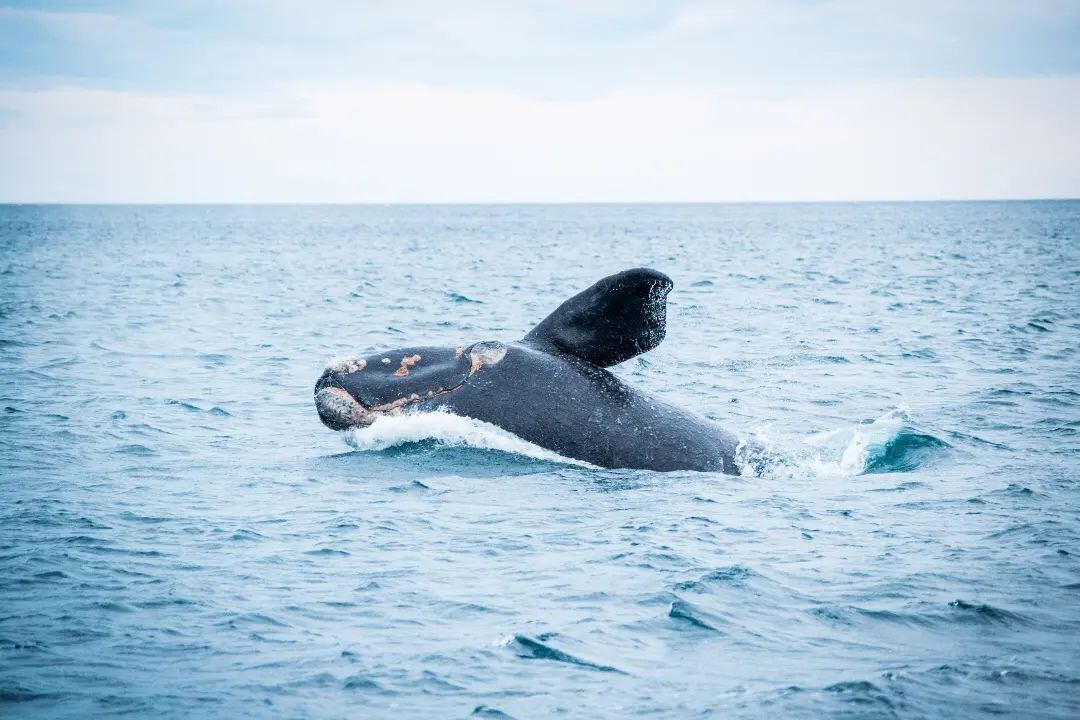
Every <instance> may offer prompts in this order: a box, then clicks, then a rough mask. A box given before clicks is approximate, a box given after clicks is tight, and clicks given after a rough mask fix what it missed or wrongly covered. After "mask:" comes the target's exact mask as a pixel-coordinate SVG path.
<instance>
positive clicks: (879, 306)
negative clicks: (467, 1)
mask: <svg viewBox="0 0 1080 720" xmlns="http://www.w3.org/2000/svg"><path fill="white" fill-rule="evenodd" d="M636 266H647V267H652V268H655V269H657V270H660V271H662V272H664V273H667V274H668V275H669V276H670V277H671V278H672V279H673V280H674V282H675V289H674V290H673V291H672V293H671V295H670V296H669V301H670V302H669V309H668V328H667V339H666V340H665V341H664V342H663V343H662V344H661V345H660V346H659V347H658V348H657V349H655V350H653V351H651V352H649V353H647V354H645V355H642V356H640V357H638V358H634V359H632V360H630V361H628V362H626V363H623V364H622V365H620V366H617V367H616V368H614V371H615V372H616V373H617V374H618V375H619V376H620V377H621V378H623V379H624V380H626V381H627V382H629V383H631V384H633V385H634V386H635V387H637V388H640V389H642V390H644V391H646V392H650V393H653V394H655V395H657V396H659V397H661V398H664V399H665V400H667V401H669V402H672V403H674V404H676V405H679V406H681V407H684V408H687V409H690V410H693V411H696V412H699V413H702V414H704V415H706V416H708V417H710V418H712V419H714V420H715V421H716V422H718V423H720V424H721V425H722V426H724V427H725V428H726V429H728V430H730V431H732V432H734V433H736V434H738V435H739V436H740V437H742V438H745V439H753V440H754V441H755V442H757V443H760V444H761V446H762V447H764V448H765V451H766V458H765V461H764V463H763V464H761V466H760V467H758V468H754V469H752V468H747V470H748V472H746V473H745V474H744V475H742V476H740V477H731V476H726V475H721V474H709V473H690V472H683V473H654V472H647V471H638V470H605V469H597V468H593V467H587V466H582V465H581V464H578V463H574V462H571V461H568V460H567V459H564V458H560V457H559V456H557V455H554V454H553V453H550V452H547V451H544V450H543V449H541V448H537V447H535V446H532V445H529V444H528V443H525V442H523V441H521V440H520V439H518V438H515V437H514V436H512V435H508V434H506V433H501V432H499V431H498V430H497V429H496V428H492V427H490V426H485V425H483V424H481V423H477V422H475V421H471V420H467V419H463V418H457V417H454V416H450V415H446V414H429V415H407V416H403V417H398V418H387V419H383V420H379V421H378V422H376V423H375V425H373V426H372V427H370V428H367V429H365V430H360V431H352V432H348V433H334V432H331V431H330V430H328V429H327V428H325V427H324V426H323V425H322V424H321V423H320V422H319V419H318V416H317V414H316V412H315V408H314V405H313V402H312V390H313V387H314V383H315V381H316V379H317V378H318V377H319V374H320V373H321V372H322V370H323V368H324V367H326V365H327V363H328V362H329V361H330V359H331V358H333V357H336V356H343V355H352V354H358V353H367V352H374V351H379V350H382V349H393V348H397V347H404V346H410V345H436V344H445V345H449V346H456V345H462V344H467V343H471V342H475V341H479V340H503V341H512V340H516V339H519V338H520V337H521V336H522V335H524V334H525V333H526V332H528V331H529V329H531V328H532V326H533V325H535V324H536V323H537V322H538V321H539V320H541V319H542V318H543V317H544V316H545V315H547V313H548V312H550V311H551V310H552V309H554V308H555V307H556V306H557V305H558V304H559V303H560V302H562V301H563V300H564V299H565V298H567V297H569V296H570V295H572V294H574V293H576V292H577V291H579V290H581V289H583V288H585V287H587V286H588V285H590V284H591V283H593V282H594V281H595V280H597V279H599V278H601V277H603V276H605V275H608V274H610V273H613V272H617V271H619V270H623V269H626V268H630V267H636ZM1078 346H1080V201H1045V202H979V203H966V202H956V203H950V202H941V203H854V204H843V203H838V204H747V205H722V204H721V205H492V206H464V205H447V206H338V205H328V206H315V205H313V206H2V207H0V384H2V386H0V394H2V400H0V408H2V409H0V471H2V472H0V476H2V479H0V715H3V716H4V717H68V718H84V717H91V716H93V717H111V716H119V715H126V716H134V717H260V718H261V717H372V718H375V717H386V718H402V717H418V718H420V717H423V718H434V717H440V718H443V717H445V718H466V717H480V718H506V717H511V718H535V717H550V716H559V717H568V718H579V717H580V718H597V717H611V718H631V717H655V718H671V717H679V718H703V717H723V718H742V717H792V718H821V717H844V718H857V717H866V718H878V717H885V718H922V717H984V716H985V717H990V716H995V717H999V716H1006V717H1035V716H1037V717H1046V718H1074V717H1077V716H1078V715H1080V643H1078V642H1077V638H1080V562H1078V560H1080V493H1078V480H1080V478H1078V470H1080V438H1078V432H1080V362H1078ZM523 387H527V383H523ZM578 401H581V399H580V398H573V397H568V398H566V402H578ZM527 402H528V399H527V393H525V395H524V396H523V403H527ZM522 411H523V412H525V411H527V408H525V407H523V408H522Z"/></svg>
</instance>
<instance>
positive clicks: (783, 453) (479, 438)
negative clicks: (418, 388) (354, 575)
mask: <svg viewBox="0 0 1080 720" xmlns="http://www.w3.org/2000/svg"><path fill="white" fill-rule="evenodd" d="M344 436H345V441H346V442H347V443H348V444H349V446H350V447H352V448H353V449H355V450H362V451H372V452H380V451H384V450H389V449H391V448H400V447H403V446H408V445H410V444H416V443H431V442H434V443H437V444H438V445H441V446H445V447H469V448H476V449H479V450H494V451H499V452H505V453H512V454H514V455H519V456H523V457H528V458H533V459H535V460H541V461H545V462H556V463H561V464H567V465H577V466H579V467H593V466H591V465H589V464H588V463H585V462H582V461H580V460H573V459H571V458H567V457H563V456H562V455H559V454H558V453H555V452H552V451H551V450H546V449H544V448H542V447H540V446H539V445H535V444H533V443H530V442H528V441H526V440H522V439H521V438H520V437H518V436H516V435H514V434H513V433H510V432H507V431H506V430H503V429H502V428H500V427H498V426H496V425H492V424H491V423H486V422H482V421H480V420H474V419H472V418H465V417H461V416H458V415H454V414H452V413H449V412H446V411H434V412H424V413H405V414H402V415H391V416H386V417H381V418H379V419H378V420H376V421H375V423H374V424H372V425H371V426H369V427H366V428H360V429H353V430H349V431H347V432H346V433H344ZM747 440H748V442H747V443H746V444H745V445H744V446H743V447H742V449H741V451H740V453H739V454H738V460H739V461H740V465H741V469H742V471H743V474H744V475H750V476H752V475H759V476H766V477H835V476H854V475H862V474H867V473H888V472H908V471H911V470H914V469H916V468H917V467H919V466H920V465H922V464H924V463H926V462H929V461H932V460H933V458H934V457H936V456H938V455H940V453H941V451H942V450H943V449H946V448H948V447H949V444H948V443H946V442H945V441H944V440H940V439H938V438H937V437H935V436H933V435H930V434H928V433H925V432H923V431H921V430H919V429H918V428H917V427H916V426H915V425H914V423H913V422H912V420H911V418H910V416H909V414H908V410H907V409H906V408H897V409H894V410H890V411H889V412H887V413H885V414H884V415H882V416H881V417H879V418H877V419H876V420H874V421H873V422H870V423H860V424H856V425H851V426H847V427H843V428H839V429H836V430H830V431H827V432H821V433H816V434H814V435H809V436H801V437H799V436H778V435H776V434H774V433H772V432H770V431H769V430H768V429H767V428H763V429H759V430H757V431H756V432H754V433H753V434H752V435H751V436H750V437H748V438H747Z"/></svg>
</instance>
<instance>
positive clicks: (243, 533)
mask: <svg viewBox="0 0 1080 720" xmlns="http://www.w3.org/2000/svg"><path fill="white" fill-rule="evenodd" d="M265 538H266V536H265V535H263V534H262V533H261V532H257V531H255V530H249V529H247V528H240V529H239V530H236V531H235V532H233V534H232V535H230V536H229V539H230V540H263V539H265Z"/></svg>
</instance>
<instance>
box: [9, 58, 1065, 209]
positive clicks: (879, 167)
mask: <svg viewBox="0 0 1080 720" xmlns="http://www.w3.org/2000/svg"><path fill="white" fill-rule="evenodd" d="M1077 127H1080V79H1077V78H1072V77H1065V78H1014V79H993V78H975V79H930V80H925V79H924V80H893V81H887V82H877V83H859V82H856V83H846V84H836V85H831V86H828V87H825V88H818V87H808V88H806V89H804V90H801V91H797V92H787V93H783V94H776V93H771V92H754V91H748V90H746V89H730V88H729V89H716V90H695V91H668V92H662V91H657V90H655V89H651V88H626V89H622V90H617V91H611V92H608V93H605V94H603V95H600V96H597V97H592V98H583V99H545V98H537V97H533V96H531V95H523V94H516V93H511V92H505V91H497V90H477V89H448V88H440V87H429V86H421V85H373V84H364V85H345V86H340V87H335V88H319V89H310V88H307V87H304V86H301V85H298V86H292V87H285V88H282V89H280V90H279V91H276V92H275V93H273V94H269V95H267V96H265V97H264V98H263V99H261V100H256V99H249V98H248V99H237V98H225V97H222V96H219V95H213V94H194V93H172V94H170V93H144V92H134V91H123V92H121V91H101V90H87V89H80V88H57V89H51V90H45V91H26V90H18V91H6V92H2V93H0V156H2V157H3V158H4V159H5V160H4V162H3V163H2V166H0V197H2V198H4V199H5V200H8V201H58V202H70V201H76V202H93V201H134V202H233V201H236V202H474V201H475V202H486V201H496V202H498V201H502V202H512V201H608V200H610V201H693V200H702V201H741V200H850V199H923V198H947V197H963V198H1000V197H1061V196H1073V197H1075V196H1078V195H1080V135H1078V133H1077V130H1076V128H1077Z"/></svg>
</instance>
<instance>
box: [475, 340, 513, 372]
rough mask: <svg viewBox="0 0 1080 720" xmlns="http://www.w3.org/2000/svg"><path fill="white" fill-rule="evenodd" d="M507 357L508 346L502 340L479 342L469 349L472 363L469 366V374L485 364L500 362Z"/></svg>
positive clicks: (490, 364)
mask: <svg viewBox="0 0 1080 720" xmlns="http://www.w3.org/2000/svg"><path fill="white" fill-rule="evenodd" d="M504 357H506V346H505V345H503V344H502V343H501V342H478V343H476V344H475V345H473V346H472V349H470V350H469V358H470V359H471V360H472V365H471V366H470V367H469V375H473V374H474V373H476V371H478V370H479V369H480V368H482V367H484V366H488V367H490V366H492V365H497V364H499V363H500V362H501V361H502V359H503V358H504Z"/></svg>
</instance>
